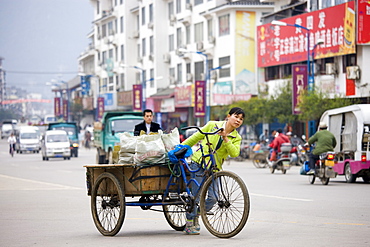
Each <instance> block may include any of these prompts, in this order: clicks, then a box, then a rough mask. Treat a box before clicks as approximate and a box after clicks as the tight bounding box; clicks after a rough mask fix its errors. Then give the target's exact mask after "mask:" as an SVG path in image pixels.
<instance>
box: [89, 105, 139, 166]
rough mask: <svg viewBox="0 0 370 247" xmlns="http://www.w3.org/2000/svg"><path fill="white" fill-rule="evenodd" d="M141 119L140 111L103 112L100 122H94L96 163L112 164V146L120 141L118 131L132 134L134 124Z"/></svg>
mask: <svg viewBox="0 0 370 247" xmlns="http://www.w3.org/2000/svg"><path fill="white" fill-rule="evenodd" d="M142 121H143V113H142V112H122V111H115V112H105V113H104V114H103V117H102V119H101V121H100V122H95V123H94V130H93V132H94V146H95V147H96V151H97V153H96V163H97V164H113V150H114V146H116V145H118V144H119V142H120V139H119V136H118V135H117V134H118V133H123V132H129V133H131V134H132V135H133V132H134V128H135V125H136V124H138V123H140V122H142Z"/></svg>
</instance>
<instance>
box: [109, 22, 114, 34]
mask: <svg viewBox="0 0 370 247" xmlns="http://www.w3.org/2000/svg"><path fill="white" fill-rule="evenodd" d="M113 34H114V29H113V22H112V21H110V22H108V35H113Z"/></svg>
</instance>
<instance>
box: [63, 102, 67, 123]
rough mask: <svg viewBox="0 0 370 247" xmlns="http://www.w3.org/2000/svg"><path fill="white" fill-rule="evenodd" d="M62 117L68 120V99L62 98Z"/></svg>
mask: <svg viewBox="0 0 370 247" xmlns="http://www.w3.org/2000/svg"><path fill="white" fill-rule="evenodd" d="M63 119H64V121H68V100H66V99H64V100H63Z"/></svg>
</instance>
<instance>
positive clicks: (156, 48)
mask: <svg viewBox="0 0 370 247" xmlns="http://www.w3.org/2000/svg"><path fill="white" fill-rule="evenodd" d="M91 4H92V5H93V6H94V20H93V24H94V30H93V31H92V32H91V33H90V34H89V35H88V38H89V39H91V45H90V47H89V49H88V50H87V51H86V52H84V53H83V54H82V55H81V56H80V59H79V60H80V65H81V72H83V73H84V74H86V75H93V77H91V78H90V79H91V80H90V82H91V85H90V88H91V90H90V92H88V94H87V95H88V96H91V97H93V98H94V99H93V101H94V105H95V106H96V97H98V96H101V97H105V103H106V104H105V110H119V109H121V110H131V109H132V107H133V106H132V102H133V100H132V88H133V85H134V84H144V86H145V97H144V98H146V99H147V102H146V103H147V107H151V108H153V110H154V111H155V112H157V113H158V112H160V113H161V114H162V117H164V118H162V121H165V120H166V119H167V120H168V119H172V120H173V119H176V118H179V119H181V120H180V121H181V122H184V121H185V122H187V123H188V124H191V123H194V117H193V114H194V113H193V107H194V103H193V102H192V101H193V99H192V97H193V96H192V93H191V92H192V91H193V90H190V91H187V89H188V88H189V87H190V88H191V87H192V86H191V85H193V84H194V83H195V81H202V80H204V81H206V79H208V80H207V81H208V83H207V89H208V91H210V93H209V94H208V95H209V97H208V98H207V100H208V102H210V105H211V106H215V105H224V104H229V103H230V102H231V101H232V100H235V99H249V98H250V97H251V96H252V95H256V94H258V84H257V82H258V80H259V74H258V72H257V71H258V70H257V65H256V59H257V58H256V54H255V50H256V46H257V44H256V39H255V36H256V33H255V27H256V26H257V25H260V24H261V23H260V19H261V17H262V15H265V14H267V13H271V12H272V11H273V9H274V7H273V5H272V4H269V3H260V2H259V1H226V0H137V1H135V0H91ZM184 51H186V52H184ZM197 53H198V54H197ZM206 58H207V59H206ZM205 60H207V63H205ZM206 65H208V69H206ZM219 66H223V68H222V69H219V68H217V67H219ZM207 72H208V74H209V76H208V77H207V76H206V75H207ZM163 89H167V91H168V93H167V95H163V94H161V92H163ZM183 89H184V90H183ZM182 92H186V95H182V94H184V93H182ZM171 102H172V103H171ZM184 102H185V103H184ZM186 102H187V103H186ZM171 104H172V106H171ZM172 120H171V121H172ZM169 122H170V121H169ZM173 124H175V123H173ZM177 124H178V123H177ZM169 125H171V123H169Z"/></svg>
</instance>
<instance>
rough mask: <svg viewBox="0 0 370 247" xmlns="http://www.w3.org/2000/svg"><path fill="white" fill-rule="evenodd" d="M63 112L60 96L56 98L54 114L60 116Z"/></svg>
mask: <svg viewBox="0 0 370 247" xmlns="http://www.w3.org/2000/svg"><path fill="white" fill-rule="evenodd" d="M61 114H62V112H61V110H60V97H55V98H54V116H56V117H59V116H60V115H61Z"/></svg>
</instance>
